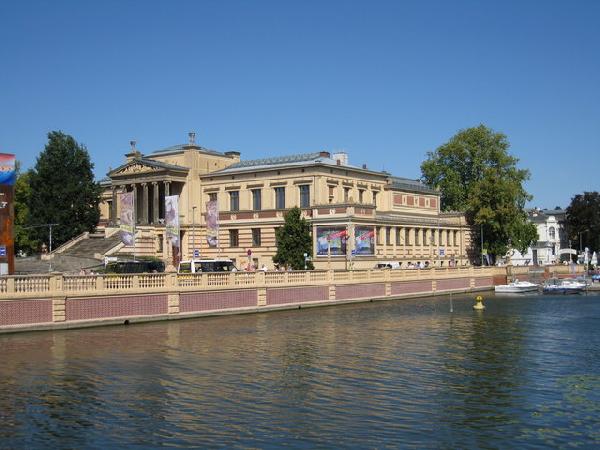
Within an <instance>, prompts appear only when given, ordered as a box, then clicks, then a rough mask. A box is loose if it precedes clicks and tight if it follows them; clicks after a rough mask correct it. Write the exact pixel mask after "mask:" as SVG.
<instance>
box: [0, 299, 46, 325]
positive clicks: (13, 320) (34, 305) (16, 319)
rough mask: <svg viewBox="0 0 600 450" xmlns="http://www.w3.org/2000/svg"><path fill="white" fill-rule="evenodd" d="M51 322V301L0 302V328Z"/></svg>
mask: <svg viewBox="0 0 600 450" xmlns="http://www.w3.org/2000/svg"><path fill="white" fill-rule="evenodd" d="M45 322H52V300H11V301H2V302H0V326H1V325H19V324H26V323H45Z"/></svg>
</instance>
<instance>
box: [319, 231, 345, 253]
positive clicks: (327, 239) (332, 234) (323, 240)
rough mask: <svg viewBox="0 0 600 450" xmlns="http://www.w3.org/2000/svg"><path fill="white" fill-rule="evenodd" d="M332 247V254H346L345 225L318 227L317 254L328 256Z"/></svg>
mask: <svg viewBox="0 0 600 450" xmlns="http://www.w3.org/2000/svg"><path fill="white" fill-rule="evenodd" d="M328 248H331V256H340V255H345V254H346V228H345V227H317V255H319V256H327V254H328V251H327V250H328Z"/></svg>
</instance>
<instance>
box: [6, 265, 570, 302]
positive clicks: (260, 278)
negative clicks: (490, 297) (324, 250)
mask: <svg viewBox="0 0 600 450" xmlns="http://www.w3.org/2000/svg"><path fill="white" fill-rule="evenodd" d="M556 269H557V270H564V272H565V273H568V269H569V268H568V267H561V266H556ZM555 273H558V272H555ZM506 274H507V272H506V268H504V267H484V268H480V267H466V268H464V267H463V268H443V269H440V268H437V269H433V268H431V269H415V270H408V269H404V270H387V269H386V270H378V269H372V270H354V271H344V270H335V271H333V270H332V271H325V270H314V271H291V272H261V271H258V272H230V273H222V272H219V273H198V274H176V273H149V274H108V275H62V274H48V275H31V276H2V277H0V300H3V299H4V300H8V299H11V298H15V297H17V298H23V297H29V298H33V297H36V296H43V297H45V298H48V297H52V296H61V295H65V294H67V293H69V294H70V293H76V292H79V293H86V294H96V293H97V294H107V293H110V292H115V291H119V292H123V291H125V292H132V293H139V292H144V293H147V292H165V291H173V290H174V289H175V290H178V289H181V290H192V289H195V290H197V289H209V290H212V289H236V288H245V287H272V286H281V287H285V286H298V285H300V286H301V285H328V284H331V283H337V284H352V283H364V282H389V281H399V280H406V281H410V280H420V279H439V278H458V277H468V276H471V277H472V276H475V277H486V276H493V275H506Z"/></svg>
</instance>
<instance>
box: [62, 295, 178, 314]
mask: <svg viewBox="0 0 600 450" xmlns="http://www.w3.org/2000/svg"><path fill="white" fill-rule="evenodd" d="M66 303H67V304H66V319H67V320H85V319H101V318H104V317H125V316H152V315H158V314H167V313H168V304H167V296H166V295H164V294H163V295H139V296H131V297H126V296H121V297H95V298H73V299H67V302H66Z"/></svg>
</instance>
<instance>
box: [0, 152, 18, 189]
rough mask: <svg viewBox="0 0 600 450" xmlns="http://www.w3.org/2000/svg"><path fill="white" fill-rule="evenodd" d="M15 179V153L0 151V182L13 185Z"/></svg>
mask: <svg viewBox="0 0 600 450" xmlns="http://www.w3.org/2000/svg"><path fill="white" fill-rule="evenodd" d="M16 180H17V174H16V172H15V155H13V154H10V153H0V184H5V185H8V186H14V184H15V181H16Z"/></svg>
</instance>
